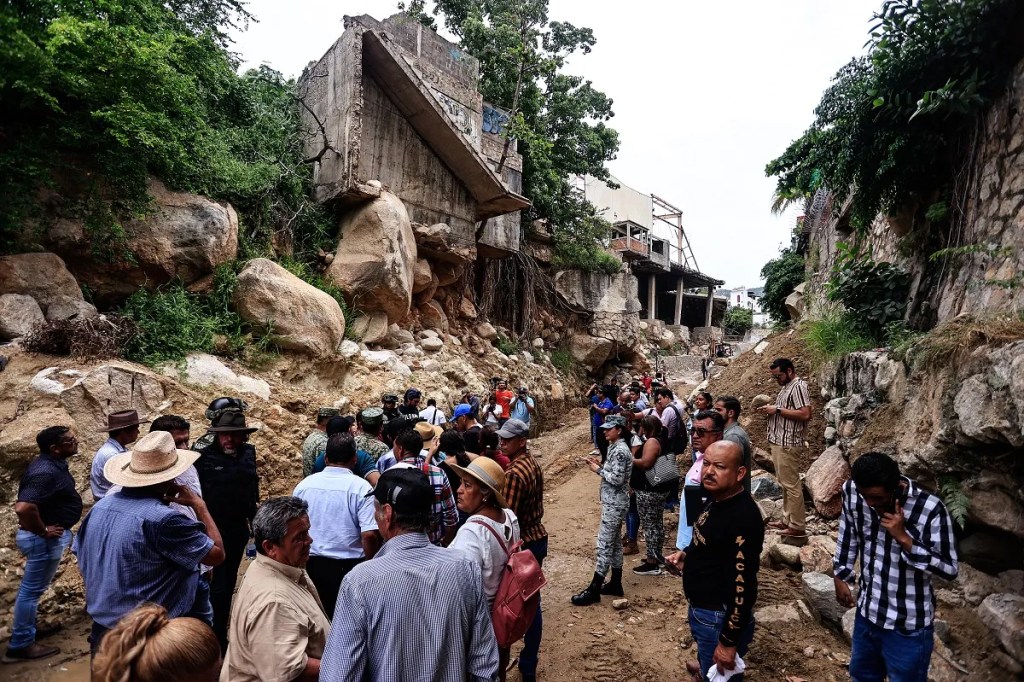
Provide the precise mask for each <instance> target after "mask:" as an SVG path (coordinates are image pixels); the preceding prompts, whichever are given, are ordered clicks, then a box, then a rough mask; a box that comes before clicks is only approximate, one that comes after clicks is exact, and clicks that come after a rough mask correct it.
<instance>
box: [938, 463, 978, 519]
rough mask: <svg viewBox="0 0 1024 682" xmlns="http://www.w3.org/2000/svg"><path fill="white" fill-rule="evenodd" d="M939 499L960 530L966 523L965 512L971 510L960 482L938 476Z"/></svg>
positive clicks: (950, 477) (947, 476)
mask: <svg viewBox="0 0 1024 682" xmlns="http://www.w3.org/2000/svg"><path fill="white" fill-rule="evenodd" d="M939 497H941V498H942V501H943V503H944V504H945V505H946V509H947V511H949V515H950V516H951V517H953V521H955V522H956V525H958V526H960V528H961V529H962V528H963V527H964V525H965V524H966V523H967V512H968V511H969V510H970V508H971V500H970V498H969V497H967V493H966V492H964V489H963V486H962V485H961V484H960V481H958V480H957V479H956V478H954V477H953V476H949V475H946V476H939Z"/></svg>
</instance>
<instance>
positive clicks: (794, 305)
mask: <svg viewBox="0 0 1024 682" xmlns="http://www.w3.org/2000/svg"><path fill="white" fill-rule="evenodd" d="M806 286H807V284H806V282H801V283H800V284H798V285H797V287H796V288H795V289H793V291H792V293H790V294H789V296H787V297H786V300H785V302H784V304H785V306H786V311H787V312H788V313H789V317H790V319H792V320H793V321H794V322H795V321H797V320H799V319H800V318H801V317H803V315H804V310H805V309H806V307H807V305H806V303H805V302H804V288H805V287H806Z"/></svg>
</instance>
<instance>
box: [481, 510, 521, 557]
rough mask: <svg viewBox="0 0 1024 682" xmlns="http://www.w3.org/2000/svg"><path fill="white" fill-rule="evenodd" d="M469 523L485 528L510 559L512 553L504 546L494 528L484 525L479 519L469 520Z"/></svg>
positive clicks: (502, 539) (503, 541) (502, 540)
mask: <svg viewBox="0 0 1024 682" xmlns="http://www.w3.org/2000/svg"><path fill="white" fill-rule="evenodd" d="M506 518H507V517H506ZM471 521H472V522H473V523H475V524H477V525H479V526H483V527H484V528H486V529H487V530H488V532H489V533H490V534H491V535H493V536H494V539H495V540H497V541H498V544H499V545H500V546H501V548H502V549H503V550H505V554H507V555H508V558H510V559H511V558H512V552H511V551H509V548H508V545H506V544H505V540H504V538H502V537H501V536H500V535H498V531H496V530H494V528H492V527H491V525H490V524H487V523H484V522H483V521H480V520H479V519H471Z"/></svg>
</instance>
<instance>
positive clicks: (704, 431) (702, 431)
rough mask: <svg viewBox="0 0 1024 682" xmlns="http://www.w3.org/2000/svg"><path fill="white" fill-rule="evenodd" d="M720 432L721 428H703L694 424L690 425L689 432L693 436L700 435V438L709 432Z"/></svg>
mask: <svg viewBox="0 0 1024 682" xmlns="http://www.w3.org/2000/svg"><path fill="white" fill-rule="evenodd" d="M721 432H722V429H704V428H698V427H696V426H694V427H692V428H691V429H690V433H692V434H693V435H695V436H700V437H701V438H703V437H704V436H706V435H707V434H709V433H721Z"/></svg>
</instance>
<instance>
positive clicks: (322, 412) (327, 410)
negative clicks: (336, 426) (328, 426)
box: [316, 407, 341, 421]
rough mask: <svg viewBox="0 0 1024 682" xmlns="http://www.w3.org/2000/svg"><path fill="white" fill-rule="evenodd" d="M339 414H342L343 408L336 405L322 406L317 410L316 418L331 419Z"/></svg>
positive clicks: (318, 419)
mask: <svg viewBox="0 0 1024 682" xmlns="http://www.w3.org/2000/svg"><path fill="white" fill-rule="evenodd" d="M339 414H341V410H339V409H338V408H336V407H321V408H320V409H319V410H317V413H316V418H317V421H320V420H321V419H330V418H331V417H337V416H338V415H339Z"/></svg>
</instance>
